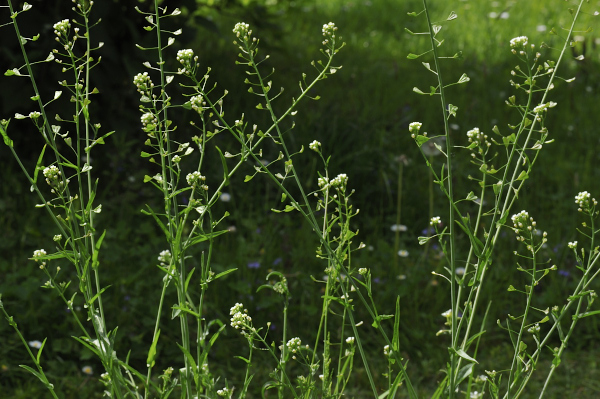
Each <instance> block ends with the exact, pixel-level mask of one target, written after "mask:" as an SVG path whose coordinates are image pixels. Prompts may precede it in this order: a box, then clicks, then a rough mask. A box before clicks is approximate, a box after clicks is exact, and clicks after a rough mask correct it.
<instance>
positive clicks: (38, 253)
mask: <svg viewBox="0 0 600 399" xmlns="http://www.w3.org/2000/svg"><path fill="white" fill-rule="evenodd" d="M44 255H46V251H45V250H44V249H36V250H35V251H33V257H34V258H37V257H39V256H44Z"/></svg>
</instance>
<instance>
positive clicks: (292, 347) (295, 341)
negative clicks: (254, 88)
mask: <svg viewBox="0 0 600 399" xmlns="http://www.w3.org/2000/svg"><path fill="white" fill-rule="evenodd" d="M285 346H286V347H287V349H288V351H290V352H292V353H298V351H299V350H300V347H301V346H302V341H301V340H300V338H298V337H295V338H292V339H290V340H289V341H288V342H287V344H285Z"/></svg>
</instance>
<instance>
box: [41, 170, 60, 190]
mask: <svg viewBox="0 0 600 399" xmlns="http://www.w3.org/2000/svg"><path fill="white" fill-rule="evenodd" d="M43 173H44V177H45V178H46V183H48V185H49V186H53V185H55V184H56V182H57V181H58V179H59V176H60V170H58V168H57V167H56V165H50V166H48V167H47V168H44V171H43Z"/></svg>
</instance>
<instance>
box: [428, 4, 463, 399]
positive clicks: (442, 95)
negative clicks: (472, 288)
mask: <svg viewBox="0 0 600 399" xmlns="http://www.w3.org/2000/svg"><path fill="white" fill-rule="evenodd" d="M423 6H424V9H425V16H426V17H427V26H428V28H429V39H430V41H431V49H432V51H433V60H434V63H435V70H436V75H437V78H438V84H439V88H440V101H441V104H440V105H441V107H442V115H443V117H444V131H445V134H446V155H447V157H446V169H447V172H446V173H447V174H448V175H447V177H446V181H447V195H448V200H449V201H450V204H449V205H450V206H449V216H448V218H449V221H448V225H449V231H450V238H449V241H450V275H451V278H450V300H451V302H452V317H451V336H452V343H451V347H452V351H451V354H450V378H449V384H450V389H449V397H450V399H452V398H453V397H454V394H455V387H454V385H455V380H456V363H457V357H458V356H457V354H456V346H457V342H458V336H457V328H456V327H457V321H456V316H457V308H456V279H455V278H454V275H455V271H456V244H455V236H456V233H455V222H454V194H453V181H452V180H453V172H452V154H453V151H454V149H453V147H452V137H451V135H450V128H449V126H448V109H447V107H448V105H447V103H446V93H445V90H444V81H443V79H442V72H441V69H440V65H439V56H438V53H437V43H436V42H435V37H434V35H435V34H434V31H433V26H432V22H431V18H430V16H429V8H428V7H427V0H423Z"/></svg>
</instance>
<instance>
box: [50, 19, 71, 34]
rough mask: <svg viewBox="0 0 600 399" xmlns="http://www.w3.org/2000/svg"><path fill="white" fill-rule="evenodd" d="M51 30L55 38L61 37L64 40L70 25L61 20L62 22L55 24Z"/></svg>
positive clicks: (67, 21)
mask: <svg viewBox="0 0 600 399" xmlns="http://www.w3.org/2000/svg"><path fill="white" fill-rule="evenodd" d="M53 28H54V34H55V35H56V36H58V37H59V38H60V37H61V36H63V37H65V38H66V37H67V34H68V33H69V29H71V23H70V22H69V20H68V19H63V20H62V21H59V22H57V23H55V24H54V26H53Z"/></svg>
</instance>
